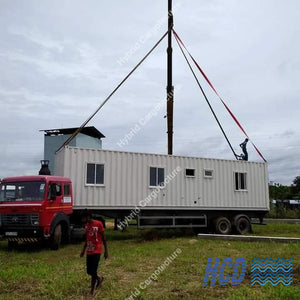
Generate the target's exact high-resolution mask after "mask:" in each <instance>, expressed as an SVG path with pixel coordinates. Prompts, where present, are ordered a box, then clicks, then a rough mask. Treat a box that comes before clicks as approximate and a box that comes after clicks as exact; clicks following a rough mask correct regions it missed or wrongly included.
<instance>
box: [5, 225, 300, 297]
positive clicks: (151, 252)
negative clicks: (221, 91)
mask: <svg viewBox="0 0 300 300" xmlns="http://www.w3.org/2000/svg"><path fill="white" fill-rule="evenodd" d="M254 233H255V234H257V235H276V236H294V237H300V225H296V224H270V225H267V226H254ZM106 234H107V239H108V246H109V250H110V259H109V260H107V261H101V263H100V268H99V271H100V273H102V274H103V275H104V276H105V280H104V283H103V286H102V288H101V289H100V290H99V291H97V293H96V295H95V299H114V300H115V299H125V298H126V297H129V296H130V295H131V293H132V292H133V291H134V290H135V288H138V287H139V285H140V283H144V282H145V280H147V278H149V276H150V275H151V274H152V273H153V272H154V271H155V270H157V268H158V267H159V266H160V265H162V264H163V262H164V261H165V260H166V258H167V257H169V256H171V254H172V253H173V252H174V251H175V250H176V249H177V248H179V249H180V250H181V253H180V254H178V256H177V258H175V259H174V260H173V261H172V262H171V263H170V264H169V266H168V267H167V268H166V269H165V270H164V271H162V272H161V273H160V274H159V275H158V277H157V280H154V281H153V282H151V283H150V284H149V286H148V287H146V288H145V289H143V290H142V289H140V290H141V291H142V292H141V294H140V295H139V297H136V298H133V299H140V300H141V299H151V300H152V299H162V300H163V299H220V298H222V299H297V300H298V299H300V278H299V277H300V245H299V244H298V243H274V242H260V243H253V242H232V241H230V242H229V241H209V240H200V239H198V238H197V237H196V236H195V235H193V234H192V233H191V232H190V233H189V232H184V233H183V232H179V231H165V230H163V231H157V230H137V229H136V228H129V229H128V230H127V231H126V232H123V233H122V232H114V231H112V229H107V231H106ZM81 247H82V244H72V245H68V246H65V247H62V248H61V249H60V250H59V251H56V252H55V251H50V250H48V249H45V248H40V247H38V246H31V248H29V249H28V248H26V247H25V246H20V247H19V248H18V249H17V250H14V251H12V252H9V251H8V250H7V245H6V243H5V242H1V243H0V299H9V300H12V299H88V296H87V295H88V292H89V277H88V276H87V275H86V273H85V261H84V259H81V258H79V253H80V250H81ZM227 256H230V257H232V258H233V259H235V258H236V257H244V258H245V259H246V261H247V272H246V276H245V279H244V281H243V282H242V283H241V285H239V286H235V287H233V286H231V285H226V286H221V285H219V284H218V283H217V284H216V285H215V286H203V285H202V283H203V278H204V273H205V268H206V263H207V259H208V257H213V258H215V257H221V258H222V259H223V258H225V257H227ZM255 256H258V257H260V258H266V257H267V256H270V257H272V258H273V259H275V258H278V257H279V256H282V257H284V258H285V259H287V258H290V257H293V269H294V271H293V277H294V279H293V283H292V285H290V286H283V285H282V284H279V285H278V286H275V287H273V286H272V285H270V284H267V285H266V286H259V285H254V286H251V283H250V262H251V260H252V259H253V258H254V257H255ZM143 286H145V284H144V285H143Z"/></svg>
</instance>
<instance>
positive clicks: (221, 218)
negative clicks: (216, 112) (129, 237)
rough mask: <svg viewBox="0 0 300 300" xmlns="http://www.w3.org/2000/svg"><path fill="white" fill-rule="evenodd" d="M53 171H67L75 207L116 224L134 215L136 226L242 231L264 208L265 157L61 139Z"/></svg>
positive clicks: (121, 224)
mask: <svg viewBox="0 0 300 300" xmlns="http://www.w3.org/2000/svg"><path fill="white" fill-rule="evenodd" d="M55 175H56V176H63V177H68V178H71V181H72V182H73V197H74V204H73V208H74V211H76V210H77V211H81V210H82V209H85V208H88V209H90V210H91V211H94V212H95V213H101V214H103V215H106V216H109V217H113V218H115V219H118V220H119V221H118V225H119V228H124V227H126V226H127V225H128V224H129V222H130V221H131V220H132V219H136V220H137V223H138V226H139V227H140V228H145V227H156V228H162V227H166V228H175V227H193V228H199V227H210V228H212V229H214V230H215V231H216V232H218V233H223V234H228V233H230V232H231V231H232V230H233V229H234V230H235V231H237V232H238V233H246V232H248V231H250V230H251V221H250V220H251V218H259V219H260V220H262V218H263V217H264V215H265V214H266V213H267V212H268V210H269V195H268V174H267V164H266V163H258V162H247V161H240V160H236V161H233V160H223V159H208V158H198V157H185V156H172V155H161V154H147V153H135V152H124V151H110V150H97V149H83V148H76V147H70V146H66V147H64V148H63V149H61V150H60V151H59V152H58V153H57V154H56V161H55ZM261 222H262V221H261Z"/></svg>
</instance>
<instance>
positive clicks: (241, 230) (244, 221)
mask: <svg viewBox="0 0 300 300" xmlns="http://www.w3.org/2000/svg"><path fill="white" fill-rule="evenodd" d="M234 227H235V230H236V232H237V234H246V233H248V232H250V231H251V222H250V220H249V218H247V217H246V216H240V217H239V218H236V221H235V225H234Z"/></svg>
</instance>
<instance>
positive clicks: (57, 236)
mask: <svg viewBox="0 0 300 300" xmlns="http://www.w3.org/2000/svg"><path fill="white" fill-rule="evenodd" d="M61 237H62V229H61V225H60V224H58V225H56V227H55V229H54V232H53V235H52V237H51V245H50V247H51V249H52V250H58V248H59V246H60V243H61Z"/></svg>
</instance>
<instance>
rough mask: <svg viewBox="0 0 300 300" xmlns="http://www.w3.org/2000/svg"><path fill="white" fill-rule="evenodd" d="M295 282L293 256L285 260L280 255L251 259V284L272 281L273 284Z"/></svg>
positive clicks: (264, 283) (262, 283) (263, 283)
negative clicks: (277, 256)
mask: <svg viewBox="0 0 300 300" xmlns="http://www.w3.org/2000/svg"><path fill="white" fill-rule="evenodd" d="M292 282H293V258H292V257H291V258H290V259H288V260H285V259H284V258H283V257H279V258H278V259H276V260H273V259H272V258H271V257H267V258H266V259H264V260H262V259H260V258H259V257H254V258H253V259H252V261H251V285H253V284H255V283H257V284H260V285H266V284H267V283H271V284H272V285H273V286H275V285H277V284H279V283H282V284H284V285H290V284H291V283H292Z"/></svg>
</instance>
